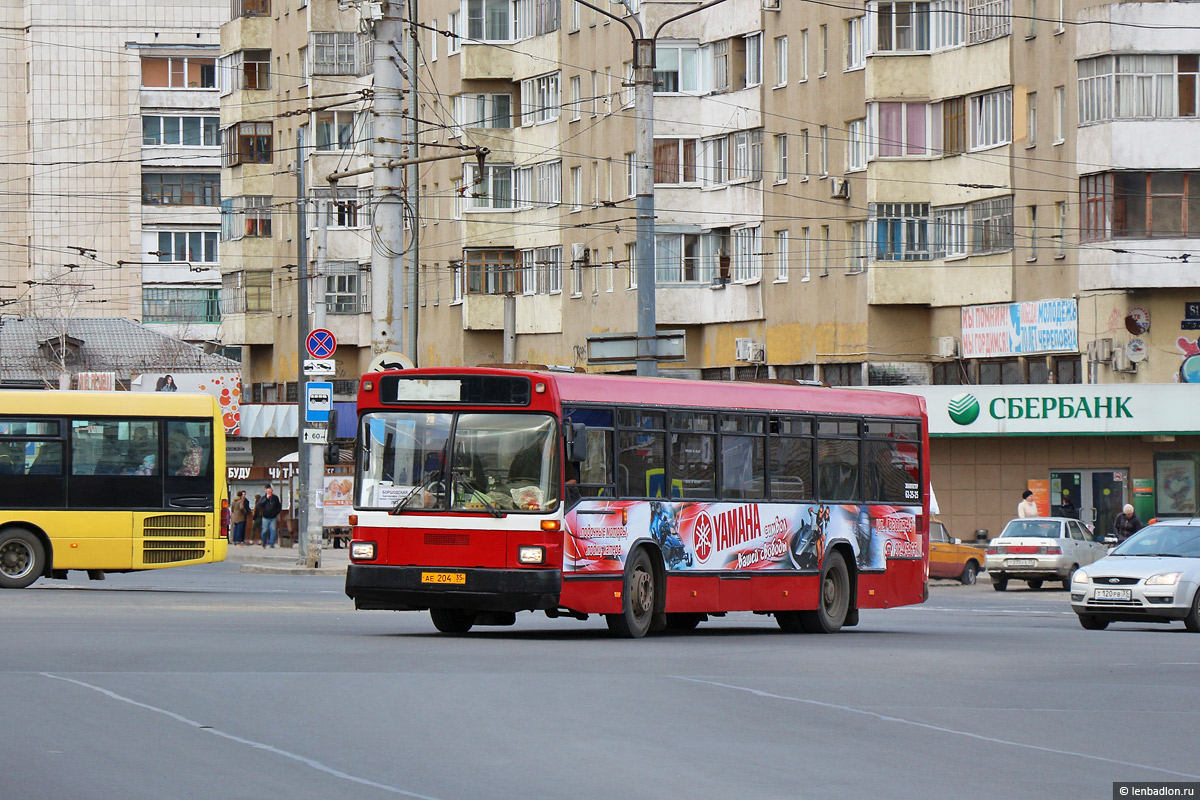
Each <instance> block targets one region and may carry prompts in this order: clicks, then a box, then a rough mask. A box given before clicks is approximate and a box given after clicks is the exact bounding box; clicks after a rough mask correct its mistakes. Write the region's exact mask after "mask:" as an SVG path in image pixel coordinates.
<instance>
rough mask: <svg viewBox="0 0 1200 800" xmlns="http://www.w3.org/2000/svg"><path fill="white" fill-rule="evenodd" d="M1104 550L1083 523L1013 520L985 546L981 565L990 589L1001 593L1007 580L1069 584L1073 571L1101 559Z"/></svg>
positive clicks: (1050, 519) (1056, 519)
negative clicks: (989, 582)
mask: <svg viewBox="0 0 1200 800" xmlns="http://www.w3.org/2000/svg"><path fill="white" fill-rule="evenodd" d="M1106 552H1107V549H1106V548H1105V546H1104V543H1103V542H1098V541H1096V540H1095V539H1094V538H1093V537H1092V534H1091V531H1089V530H1088V529H1087V528H1086V527H1084V525H1083V523H1081V522H1080V521H1079V520H1077V519H1070V518H1067V517H1037V518H1032V519H1028V518H1027V519H1014V520H1012V521H1011V522H1009V523H1008V524H1007V525H1005V526H1004V530H1003V531H1001V532H1000V535H999V536H997V537H996V538H995V539H992V541H990V542H989V543H988V546H987V554H986V555H985V556H984V562H985V564H984V566H985V567H986V568H987V571H988V575H990V576H991V578H992V588H994V589H995V590H996V591H997V592H1003V591H1004V590H1005V589H1007V588H1008V581H1009V579H1016V580H1023V581H1025V582H1026V583H1028V584H1029V588H1030V589H1040V588H1042V583H1043V582H1044V581H1048V580H1052V581H1062V585H1063V588H1064V589H1069V588H1070V587H1071V576H1072V575H1073V574H1074V573H1075V570H1077V569H1079V568H1080V567H1085V566H1087V565H1088V564H1091V563H1092V562H1093V561H1096V560H1097V559H1100V558H1103V557H1104V554H1105V553H1106Z"/></svg>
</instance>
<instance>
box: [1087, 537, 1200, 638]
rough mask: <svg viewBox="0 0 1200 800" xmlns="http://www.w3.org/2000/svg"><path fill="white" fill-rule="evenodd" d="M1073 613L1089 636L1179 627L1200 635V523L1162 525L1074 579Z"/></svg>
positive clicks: (1123, 546)
mask: <svg viewBox="0 0 1200 800" xmlns="http://www.w3.org/2000/svg"><path fill="white" fill-rule="evenodd" d="M1071 608H1072V610H1074V611H1075V613H1076V614H1078V615H1079V624H1080V625H1082V626H1083V627H1085V628H1087V629H1088V630H1089V631H1099V630H1104V629H1105V628H1107V627H1108V623H1110V622H1178V621H1179V620H1183V624H1184V626H1185V627H1186V628H1187V629H1188V630H1189V631H1191V632H1192V633H1200V520H1197V519H1192V520H1172V521H1165V522H1158V523H1155V524H1154V525H1151V526H1149V527H1147V528H1143V529H1142V530H1140V531H1138V532H1137V533H1135V534H1134V535H1133V536H1130V537H1129V538H1128V539H1126V540H1125V541H1124V542H1122V543H1121V544H1119V545H1118V546H1117V548H1116V549H1115V550H1113V551H1112V553H1111V554H1110V555H1109V556H1108V557H1107V558H1102V559H1100V560H1099V561H1097V562H1096V563H1095V564H1092V565H1091V566H1090V567H1088V568H1087V569H1081V570H1079V571H1078V572H1076V573H1075V577H1074V579H1073V580H1072V581H1071Z"/></svg>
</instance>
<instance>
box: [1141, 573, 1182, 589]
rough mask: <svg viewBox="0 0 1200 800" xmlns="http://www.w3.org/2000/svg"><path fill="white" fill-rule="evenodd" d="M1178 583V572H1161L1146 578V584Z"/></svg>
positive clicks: (1166, 584) (1167, 584)
mask: <svg viewBox="0 0 1200 800" xmlns="http://www.w3.org/2000/svg"><path fill="white" fill-rule="evenodd" d="M1177 583H1179V573H1178V572H1163V573H1160V574H1158V575H1151V576H1150V577H1149V578H1146V585H1147V586H1174V585H1175V584H1177Z"/></svg>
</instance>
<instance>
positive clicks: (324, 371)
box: [304, 358, 337, 375]
mask: <svg viewBox="0 0 1200 800" xmlns="http://www.w3.org/2000/svg"><path fill="white" fill-rule="evenodd" d="M336 373H337V362H336V361H334V360H333V359H332V358H306V359H304V374H305V375H334V374H336Z"/></svg>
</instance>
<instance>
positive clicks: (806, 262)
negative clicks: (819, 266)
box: [800, 228, 812, 282]
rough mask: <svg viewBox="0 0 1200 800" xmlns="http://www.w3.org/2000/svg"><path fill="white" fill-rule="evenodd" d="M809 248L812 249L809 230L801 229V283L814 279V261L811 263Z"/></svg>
mask: <svg viewBox="0 0 1200 800" xmlns="http://www.w3.org/2000/svg"><path fill="white" fill-rule="evenodd" d="M809 247H810V242H809V235H808V228H801V229H800V263H801V265H802V268H801V270H800V280H801V282H803V281H807V280H808V279H809V278H810V277H812V261H811V257H812V253H811V252H810V250H809Z"/></svg>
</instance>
